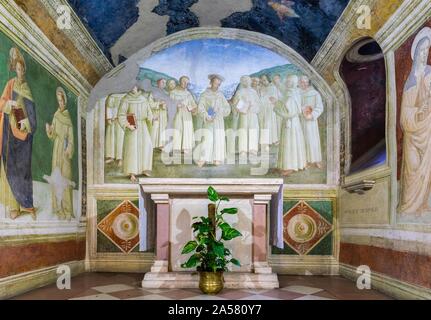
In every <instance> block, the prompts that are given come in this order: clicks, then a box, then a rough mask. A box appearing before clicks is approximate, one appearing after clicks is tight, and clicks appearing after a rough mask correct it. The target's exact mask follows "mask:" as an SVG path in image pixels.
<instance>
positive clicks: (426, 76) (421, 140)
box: [395, 22, 431, 224]
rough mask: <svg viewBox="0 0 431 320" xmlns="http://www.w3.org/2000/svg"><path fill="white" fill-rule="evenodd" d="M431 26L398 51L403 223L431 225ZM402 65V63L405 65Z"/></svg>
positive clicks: (397, 76) (420, 31) (399, 152)
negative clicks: (430, 124) (430, 122)
mask: <svg viewBox="0 0 431 320" xmlns="http://www.w3.org/2000/svg"><path fill="white" fill-rule="evenodd" d="M430 48H431V23H430V22H428V23H427V24H426V25H425V26H423V27H422V28H421V29H419V31H418V32H417V33H415V34H414V35H412V36H411V37H410V38H409V39H407V40H406V42H405V43H404V44H403V45H402V46H401V47H400V48H399V49H398V50H397V51H396V54H395V58H396V62H397V64H396V65H397V72H396V79H397V95H398V116H397V117H398V121H397V141H398V169H399V171H398V172H399V189H400V196H399V204H398V211H399V213H400V221H402V222H415V223H417V222H422V223H427V224H429V223H431V190H430V185H431V166H430V163H429V162H428V161H430V160H431V157H430V151H431V149H430V144H429V141H430V137H431V131H430V126H429V121H430V120H431V109H430V107H431V95H430V92H431V57H430ZM401 61H402V63H401Z"/></svg>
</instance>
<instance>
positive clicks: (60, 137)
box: [45, 87, 75, 221]
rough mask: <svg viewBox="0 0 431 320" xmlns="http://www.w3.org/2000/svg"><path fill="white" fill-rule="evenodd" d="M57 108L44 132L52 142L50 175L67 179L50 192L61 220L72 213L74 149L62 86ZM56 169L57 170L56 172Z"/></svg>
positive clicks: (54, 210) (67, 217)
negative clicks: (62, 187)
mask: <svg viewBox="0 0 431 320" xmlns="http://www.w3.org/2000/svg"><path fill="white" fill-rule="evenodd" d="M56 95H57V102H58V109H57V111H56V112H55V114H54V118H53V120H52V124H49V123H47V124H46V128H45V129H46V134H47V135H48V138H49V139H50V140H51V141H53V142H54V146H53V151H52V173H51V177H52V178H54V179H55V177H60V176H61V177H60V178H61V179H62V180H67V181H66V183H65V188H64V189H62V190H61V191H62V192H61V193H59V192H58V191H59V190H58V189H59V188H56V190H53V192H52V208H53V212H54V214H56V215H57V216H58V217H59V218H60V219H61V220H63V219H67V220H69V221H70V220H71V219H72V218H73V217H74V214H73V188H72V186H73V183H72V178H73V173H72V157H73V153H74V149H75V143H74V141H73V124H72V119H71V117H70V113H69V110H67V95H66V92H65V91H64V89H63V88H61V87H58V88H57V92H56ZM56 171H57V172H56Z"/></svg>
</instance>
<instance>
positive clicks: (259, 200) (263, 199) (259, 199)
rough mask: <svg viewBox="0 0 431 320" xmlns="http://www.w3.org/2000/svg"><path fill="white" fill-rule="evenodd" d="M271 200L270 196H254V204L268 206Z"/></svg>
mask: <svg viewBox="0 0 431 320" xmlns="http://www.w3.org/2000/svg"><path fill="white" fill-rule="evenodd" d="M271 199H272V195H271V194H255V195H254V204H268V203H270V202H271Z"/></svg>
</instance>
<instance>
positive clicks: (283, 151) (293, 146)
mask: <svg viewBox="0 0 431 320" xmlns="http://www.w3.org/2000/svg"><path fill="white" fill-rule="evenodd" d="M271 100H272V101H273V103H277V101H276V100H275V99H271ZM274 110H275V112H276V113H277V114H278V115H279V116H280V117H281V118H282V119H283V121H282V127H281V140H280V149H279V152H278V163H277V167H278V169H279V170H281V173H282V175H284V176H287V175H289V174H291V173H292V172H295V171H298V170H303V169H305V167H306V165H307V155H306V151H305V140H304V133H303V131H302V125H301V120H300V117H301V114H302V108H301V96H300V94H299V89H298V77H297V76H295V75H291V76H288V78H287V79H286V95H285V96H284V99H283V100H282V102H278V103H277V105H276V107H275V108H274Z"/></svg>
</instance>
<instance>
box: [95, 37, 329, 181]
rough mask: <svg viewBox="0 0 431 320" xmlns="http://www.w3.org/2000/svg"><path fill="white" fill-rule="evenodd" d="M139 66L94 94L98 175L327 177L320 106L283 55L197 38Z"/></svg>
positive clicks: (323, 116) (237, 43)
mask: <svg viewBox="0 0 431 320" xmlns="http://www.w3.org/2000/svg"><path fill="white" fill-rule="evenodd" d="M179 61H181V63H178V62H179ZM139 67H140V70H139V73H138V76H137V79H136V81H135V83H131V84H130V90H129V92H111V94H109V95H108V96H107V97H105V98H104V99H102V100H100V101H99V105H100V107H102V108H103V107H104V108H105V119H106V126H105V182H108V183H122V182H136V180H137V179H138V177H157V178H163V177H165V178H168V177H169V178H175V177H176V178H195V177H200V178H205V177H206V178H250V177H266V178H268V177H284V179H285V181H286V183H301V184H303V183H326V106H325V105H324V102H323V100H322V97H321V94H320V93H319V92H318V91H316V89H315V88H314V87H313V83H311V82H310V80H309V79H308V78H307V77H306V76H305V75H304V74H303V73H302V72H301V70H300V69H299V68H298V67H296V66H295V65H293V64H292V63H291V62H290V61H288V60H287V59H286V58H283V57H281V56H279V55H278V54H276V53H274V52H272V51H270V50H268V49H265V48H263V47H260V46H257V45H252V44H249V43H247V42H244V41H238V40H224V39H202V40H192V41H186V42H183V43H180V44H177V45H174V46H172V47H170V48H168V49H165V50H162V51H160V52H158V53H156V54H154V55H153V56H152V57H150V58H149V59H147V60H145V61H143V62H141V64H140V66H139Z"/></svg>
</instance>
